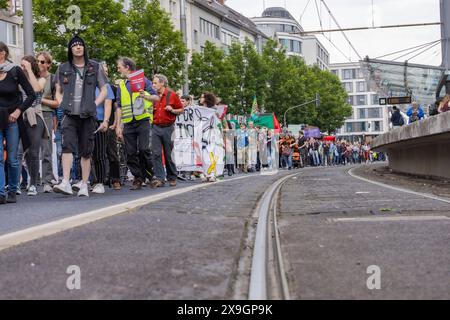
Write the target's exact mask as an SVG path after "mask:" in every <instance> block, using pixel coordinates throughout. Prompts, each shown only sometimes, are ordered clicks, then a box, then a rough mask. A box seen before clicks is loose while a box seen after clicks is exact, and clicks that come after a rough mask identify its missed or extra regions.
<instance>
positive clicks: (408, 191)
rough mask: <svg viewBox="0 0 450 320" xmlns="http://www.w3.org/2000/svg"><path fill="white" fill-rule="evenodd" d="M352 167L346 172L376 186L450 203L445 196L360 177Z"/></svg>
mask: <svg viewBox="0 0 450 320" xmlns="http://www.w3.org/2000/svg"><path fill="white" fill-rule="evenodd" d="M354 169H355V168H352V169H350V170H349V171H348V174H349V175H351V176H352V177H353V178H356V179H359V180H361V181H365V182H368V183H372V184H375V185H377V186H381V187H384V188H388V189H392V190H395V191H400V192H405V193H410V194H414V195H416V196H420V197H424V198H429V199H433V200H438V201H442V202H445V203H450V199H445V198H442V197H438V196H434V195H431V194H426V193H421V192H416V191H411V190H408V189H403V188H399V187H394V186H390V185H388V184H384V183H381V182H377V181H371V180H369V179H366V178H362V177H360V176H358V175H356V174H355V173H353V170H354Z"/></svg>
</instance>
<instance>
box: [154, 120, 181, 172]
mask: <svg viewBox="0 0 450 320" xmlns="http://www.w3.org/2000/svg"><path fill="white" fill-rule="evenodd" d="M174 128H175V127H174V125H171V126H169V127H160V126H158V125H156V124H155V125H153V132H152V152H153V165H154V168H155V177H156V178H157V179H159V180H161V181H164V179H165V174H164V167H163V163H162V152H163V150H164V160H165V163H166V172H167V180H168V181H172V180H176V179H177V175H178V172H177V168H176V167H175V164H174V163H173V161H172V149H173V141H172V134H173V131H174Z"/></svg>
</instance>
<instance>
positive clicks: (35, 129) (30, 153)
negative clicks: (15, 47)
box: [19, 56, 49, 196]
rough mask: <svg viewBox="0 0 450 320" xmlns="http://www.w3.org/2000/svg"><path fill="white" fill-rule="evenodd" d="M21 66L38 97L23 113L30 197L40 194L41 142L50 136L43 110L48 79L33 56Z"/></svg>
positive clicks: (23, 60) (24, 59)
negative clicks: (43, 97)
mask: <svg viewBox="0 0 450 320" xmlns="http://www.w3.org/2000/svg"><path fill="white" fill-rule="evenodd" d="M21 66H22V70H23V71H24V73H25V75H26V77H27V79H28V81H29V82H30V84H31V86H32V87H33V90H34V93H35V95H36V99H35V100H34V102H33V104H32V106H31V107H30V108H28V109H27V110H26V111H25V112H24V113H23V125H24V127H25V131H26V133H25V134H26V135H27V139H22V144H23V151H24V154H25V158H26V162H27V167H28V171H29V175H30V186H29V188H28V193H27V194H28V196H35V195H37V193H38V192H37V188H36V187H37V184H38V180H39V150H40V148H41V142H42V141H43V140H44V141H46V140H47V139H48V136H49V130H48V128H47V126H46V124H45V122H44V115H43V113H42V108H41V100H42V94H43V91H44V87H45V85H46V79H45V78H43V77H40V75H39V74H40V70H39V66H38V63H37V61H36V59H35V58H34V57H33V56H25V57H23V58H22V61H21ZM22 94H23V96H25V97H26V92H22ZM20 160H21V159H19V161H20Z"/></svg>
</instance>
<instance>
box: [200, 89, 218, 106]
mask: <svg viewBox="0 0 450 320" xmlns="http://www.w3.org/2000/svg"><path fill="white" fill-rule="evenodd" d="M202 95H203V98H204V99H205V104H206V106H207V107H208V108H211V107H214V106H215V105H216V104H217V98H216V96H215V95H214V94H213V93H211V92H208V91H206V92H203V93H202Z"/></svg>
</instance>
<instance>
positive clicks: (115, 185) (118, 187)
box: [112, 182, 122, 190]
mask: <svg viewBox="0 0 450 320" xmlns="http://www.w3.org/2000/svg"><path fill="white" fill-rule="evenodd" d="M112 187H113V189H114V190H121V189H122V186H121V185H120V182H114V183H113V186H112Z"/></svg>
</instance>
